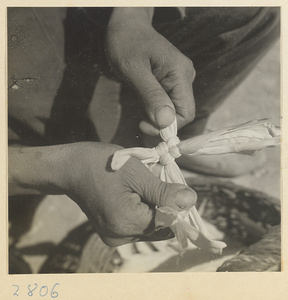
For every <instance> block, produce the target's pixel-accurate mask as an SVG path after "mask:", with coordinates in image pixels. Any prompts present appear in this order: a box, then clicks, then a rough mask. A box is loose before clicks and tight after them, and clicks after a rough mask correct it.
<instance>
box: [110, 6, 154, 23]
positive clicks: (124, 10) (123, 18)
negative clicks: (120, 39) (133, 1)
mask: <svg viewBox="0 0 288 300" xmlns="http://www.w3.org/2000/svg"><path fill="white" fill-rule="evenodd" d="M153 14H154V8H153V7H116V8H114V9H113V12H112V15H111V17H110V21H109V23H110V24H114V25H118V26H123V25H125V24H126V23H131V22H137V23H142V24H151V23H152V18H153Z"/></svg>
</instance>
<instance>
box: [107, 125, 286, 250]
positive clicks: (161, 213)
mask: <svg viewBox="0 0 288 300" xmlns="http://www.w3.org/2000/svg"><path fill="white" fill-rule="evenodd" d="M160 136H161V137H162V139H163V141H164V143H163V142H162V143H160V144H159V145H158V146H157V147H155V148H152V149H147V148H139V147H138V148H130V149H123V150H118V151H116V153H115V154H114V157H113V159H112V164H111V166H112V169H113V170H118V169H119V168H121V166H123V165H124V164H125V163H126V161H127V160H128V159H129V158H130V157H135V158H138V159H140V160H141V161H142V163H144V164H145V166H147V167H148V168H149V169H150V170H152V169H153V167H154V166H155V165H156V163H157V162H159V161H160V163H161V164H162V168H161V172H160V179H161V180H162V181H165V182H170V183H180V184H184V185H187V183H186V181H185V179H184V177H183V175H182V173H181V170H180V169H179V167H178V165H177V164H176V163H175V158H177V157H179V156H180V155H182V154H185V155H215V154H227V153H242V154H250V155H251V154H254V153H255V152H256V151H259V150H261V149H263V148H266V147H271V146H278V145H280V139H281V137H280V127H279V126H274V125H272V124H271V123H269V122H267V119H262V120H254V121H249V122H247V123H244V124H240V125H235V126H231V127H228V128H225V129H219V130H216V131H213V132H210V133H207V134H203V135H200V136H197V137H193V138H190V139H187V140H185V141H181V142H180V140H179V139H178V137H177V122H176V119H175V120H174V122H173V123H172V124H171V125H170V126H168V127H167V128H164V129H162V130H160ZM165 151H166V152H165ZM155 223H156V224H161V225H162V226H163V227H170V228H171V230H172V231H173V232H174V234H175V236H176V238H177V239H178V242H179V251H180V252H182V251H183V250H184V249H185V248H186V247H187V246H188V242H187V239H188V240H190V241H191V242H192V243H193V244H195V245H196V246H197V247H199V248H202V249H205V250H208V251H210V252H212V253H214V254H221V253H222V249H223V248H225V247H226V244H225V243H223V242H220V241H213V240H212V239H210V238H209V237H208V233H207V232H206V230H205V227H204V225H203V222H202V219H201V217H200V215H199V213H198V211H197V210H196V208H195V207H194V206H193V207H192V208H190V209H189V210H187V211H181V212H179V211H176V210H175V209H172V208H170V207H157V213H156V218H155Z"/></svg>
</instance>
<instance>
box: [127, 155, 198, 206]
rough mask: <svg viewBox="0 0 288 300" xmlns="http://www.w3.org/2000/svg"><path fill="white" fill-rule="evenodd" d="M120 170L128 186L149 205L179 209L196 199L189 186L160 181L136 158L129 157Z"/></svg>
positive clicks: (191, 203) (190, 204)
mask: <svg viewBox="0 0 288 300" xmlns="http://www.w3.org/2000/svg"><path fill="white" fill-rule="evenodd" d="M122 170H123V171H124V173H125V177H126V180H125V181H126V184H128V186H129V188H130V189H131V190H132V191H133V192H135V193H137V194H138V195H139V196H140V197H141V198H142V200H143V202H145V203H147V204H148V205H150V206H151V205H152V206H158V207H164V206H168V207H171V208H174V209H176V210H178V211H181V210H186V209H189V208H190V207H192V206H193V205H195V203H196V201H197V194H196V192H195V191H194V190H192V189H191V188H190V187H188V186H186V185H183V184H179V183H166V182H163V181H161V180H160V179H159V178H157V177H156V176H154V175H153V174H152V173H151V172H150V171H149V170H148V169H147V168H146V167H145V166H144V165H143V164H141V163H140V162H139V161H137V160H136V159H133V158H131V159H130V160H129V161H128V162H127V163H126V164H125V165H124V167H123V168H122Z"/></svg>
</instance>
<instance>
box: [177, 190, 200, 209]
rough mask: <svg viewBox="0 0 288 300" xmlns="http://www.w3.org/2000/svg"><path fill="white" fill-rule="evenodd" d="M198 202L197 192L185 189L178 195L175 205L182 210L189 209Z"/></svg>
mask: <svg viewBox="0 0 288 300" xmlns="http://www.w3.org/2000/svg"><path fill="white" fill-rule="evenodd" d="M196 201H197V194H196V192H195V191H193V190H192V189H188V188H185V189H183V190H180V191H179V192H178V193H177V195H176V201H175V203H176V205H177V206H178V207H179V208H180V209H188V208H190V207H192V206H193V205H195V203H196Z"/></svg>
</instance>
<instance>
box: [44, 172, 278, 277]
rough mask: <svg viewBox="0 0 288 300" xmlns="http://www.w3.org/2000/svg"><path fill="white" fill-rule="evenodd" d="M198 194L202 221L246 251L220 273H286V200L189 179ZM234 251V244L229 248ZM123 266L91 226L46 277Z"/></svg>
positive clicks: (71, 239) (56, 254) (57, 254)
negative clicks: (283, 267)
mask: <svg viewBox="0 0 288 300" xmlns="http://www.w3.org/2000/svg"><path fill="white" fill-rule="evenodd" d="M187 183H188V185H190V186H191V187H193V189H194V190H195V191H196V192H197V194H198V201H197V208H199V207H201V208H200V209H201V211H203V214H202V217H203V218H204V219H206V220H207V221H208V222H209V223H211V224H213V225H214V226H216V227H217V229H219V230H220V231H223V232H224V233H225V235H226V236H228V237H232V238H233V239H234V240H236V241H238V242H241V243H242V244H243V250H242V252H240V253H239V254H237V255H236V256H234V257H233V258H232V259H228V260H227V261H225V262H224V264H223V265H222V266H221V267H220V268H218V270H217V271H221V272H224V271H225V272H227V271H280V270H281V266H280V263H281V242H280V239H281V231H280V222H281V217H280V201H279V200H278V199H274V198H272V197H270V196H268V195H266V194H263V193H261V192H258V191H255V190H250V189H246V188H243V187H240V186H237V185H235V184H232V183H230V182H229V183H227V182H224V183H223V182H210V183H209V182H203V181H202V182H201V180H200V181H199V180H197V179H192V178H191V179H188V180H187ZM228 247H229V245H228ZM122 263H123V259H122V257H121V255H120V254H119V252H118V251H117V248H111V247H108V246H107V245H105V244H104V243H103V242H102V241H101V239H100V238H99V236H98V235H97V234H96V233H95V232H94V230H93V227H92V226H91V225H90V224H89V222H87V223H84V224H82V225H81V226H79V227H77V228H75V229H74V230H72V231H71V232H70V233H69V234H68V236H67V237H66V238H65V239H64V240H63V241H62V242H61V243H60V244H59V245H58V246H57V247H55V249H54V251H53V253H52V254H51V255H50V256H49V257H48V259H47V260H46V261H45V263H44V264H43V266H42V267H41V270H40V273H91V272H92V273H104V272H115V271H116V270H117V268H119V266H121V264H122Z"/></svg>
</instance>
